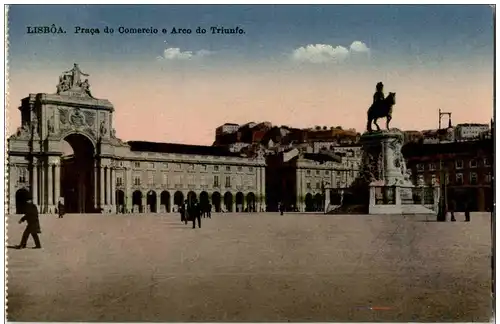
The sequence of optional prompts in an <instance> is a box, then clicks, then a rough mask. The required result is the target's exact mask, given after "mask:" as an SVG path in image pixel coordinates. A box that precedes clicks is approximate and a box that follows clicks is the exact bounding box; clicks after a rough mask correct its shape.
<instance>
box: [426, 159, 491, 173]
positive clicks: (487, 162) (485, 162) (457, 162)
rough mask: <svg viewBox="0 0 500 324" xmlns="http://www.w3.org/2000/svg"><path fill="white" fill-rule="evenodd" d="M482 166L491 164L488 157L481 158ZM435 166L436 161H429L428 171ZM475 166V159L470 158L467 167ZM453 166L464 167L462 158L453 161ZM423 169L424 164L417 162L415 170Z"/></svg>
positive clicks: (434, 168) (476, 164)
mask: <svg viewBox="0 0 500 324" xmlns="http://www.w3.org/2000/svg"><path fill="white" fill-rule="evenodd" d="M483 166H485V167H489V166H491V163H490V159H489V158H484V159H483ZM436 167H437V164H436V163H429V165H428V169H429V171H435V170H436ZM477 167H478V161H477V159H472V160H470V161H469V168H477ZM455 168H456V169H463V168H464V161H463V160H456V161H455ZM424 169H425V166H424V164H423V163H418V164H417V171H424Z"/></svg>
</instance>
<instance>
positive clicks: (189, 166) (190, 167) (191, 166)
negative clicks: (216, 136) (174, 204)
mask: <svg viewBox="0 0 500 324" xmlns="http://www.w3.org/2000/svg"><path fill="white" fill-rule="evenodd" d="M144 164H145V166H146V167H147V168H148V169H154V168H155V163H154V162H134V167H135V168H141V166H144ZM119 165H120V166H123V165H122V162H120V164H119ZM174 165H175V168H176V170H182V166H183V165H185V166H186V169H187V170H195V164H192V163H189V164H186V163H174ZM196 166H197V169H200V170H203V171H207V170H208V166H207V165H206V164H201V165H198V164H197V165H196ZM162 167H163V168H164V169H168V167H169V164H168V163H167V162H163V163H162ZM236 169H237V170H238V171H239V172H241V171H243V167H242V166H237V167H236ZM213 170H214V171H219V166H218V165H214V166H213ZM226 171H231V166H230V165H226ZM248 171H249V172H253V167H248Z"/></svg>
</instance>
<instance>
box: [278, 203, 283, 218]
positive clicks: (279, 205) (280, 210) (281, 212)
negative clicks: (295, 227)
mask: <svg viewBox="0 0 500 324" xmlns="http://www.w3.org/2000/svg"><path fill="white" fill-rule="evenodd" d="M278 210H279V212H280V215H281V216H283V204H282V203H281V202H279V203H278Z"/></svg>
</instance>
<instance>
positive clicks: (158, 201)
mask: <svg viewBox="0 0 500 324" xmlns="http://www.w3.org/2000/svg"><path fill="white" fill-rule="evenodd" d="M160 199H161V191H158V190H157V191H156V212H157V213H159V212H160V202H161V200H160Z"/></svg>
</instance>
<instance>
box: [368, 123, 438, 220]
mask: <svg viewBox="0 0 500 324" xmlns="http://www.w3.org/2000/svg"><path fill="white" fill-rule="evenodd" d="M403 139H404V137H403V133H402V132H401V131H399V130H383V131H377V132H368V133H365V134H363V135H362V136H361V139H360V143H361V145H362V147H363V169H364V173H365V175H366V178H365V180H366V184H367V187H368V188H369V191H370V199H369V206H368V213H369V214H408V213H409V214H429V213H434V211H433V210H432V209H430V208H427V207H425V206H424V203H423V202H422V201H420V200H419V201H415V199H414V196H415V195H414V193H415V191H416V188H415V186H414V185H413V184H412V183H411V181H410V180H409V176H408V175H407V172H406V162H405V160H404V157H403V154H402V153H401V149H402V147H403Z"/></svg>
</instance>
